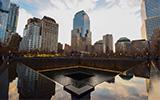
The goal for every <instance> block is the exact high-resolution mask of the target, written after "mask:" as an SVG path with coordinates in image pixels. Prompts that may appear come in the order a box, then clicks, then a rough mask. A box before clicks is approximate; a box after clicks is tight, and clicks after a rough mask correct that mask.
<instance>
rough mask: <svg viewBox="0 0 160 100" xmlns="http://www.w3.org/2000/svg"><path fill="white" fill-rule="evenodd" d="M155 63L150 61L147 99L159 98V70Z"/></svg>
mask: <svg viewBox="0 0 160 100" xmlns="http://www.w3.org/2000/svg"><path fill="white" fill-rule="evenodd" d="M157 67H159V66H156V63H154V62H151V70H150V80H149V82H148V84H149V100H159V99H160V71H159V69H158V68H157Z"/></svg>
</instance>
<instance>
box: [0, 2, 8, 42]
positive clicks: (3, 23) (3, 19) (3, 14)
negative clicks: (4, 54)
mask: <svg viewBox="0 0 160 100" xmlns="http://www.w3.org/2000/svg"><path fill="white" fill-rule="evenodd" d="M9 6H10V0H0V42H2V43H4V41H5V36H6V28H7V18H8V14H9Z"/></svg>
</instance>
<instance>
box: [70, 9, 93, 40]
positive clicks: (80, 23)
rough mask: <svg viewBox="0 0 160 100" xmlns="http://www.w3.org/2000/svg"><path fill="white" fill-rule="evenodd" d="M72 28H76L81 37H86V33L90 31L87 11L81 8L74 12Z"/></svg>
mask: <svg viewBox="0 0 160 100" xmlns="http://www.w3.org/2000/svg"><path fill="white" fill-rule="evenodd" d="M73 29H78V30H79V31H80V36H81V37H86V35H87V33H88V32H89V31H90V20H89V17H88V15H87V13H86V12H84V11H83V10H82V11H80V12H78V13H76V14H75V16H74V21H73Z"/></svg>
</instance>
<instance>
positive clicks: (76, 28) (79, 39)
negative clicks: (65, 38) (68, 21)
mask: <svg viewBox="0 0 160 100" xmlns="http://www.w3.org/2000/svg"><path fill="white" fill-rule="evenodd" d="M90 45H91V31H90V20H89V16H88V15H87V13H86V12H85V11H83V10H82V11H79V12H77V13H76V14H75V16H74V19H73V30H72V37H71V47H72V50H73V51H88V49H89V46H90Z"/></svg>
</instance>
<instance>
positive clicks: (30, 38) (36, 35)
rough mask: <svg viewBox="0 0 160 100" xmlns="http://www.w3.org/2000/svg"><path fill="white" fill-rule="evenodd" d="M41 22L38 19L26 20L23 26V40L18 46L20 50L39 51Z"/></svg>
mask: <svg viewBox="0 0 160 100" xmlns="http://www.w3.org/2000/svg"><path fill="white" fill-rule="evenodd" d="M40 29H41V20H40V19H38V18H30V19H28V22H27V25H26V26H25V29H24V33H23V39H22V42H21V44H20V49H21V50H25V51H34V50H40V41H41V40H40V31H41V30H40Z"/></svg>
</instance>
